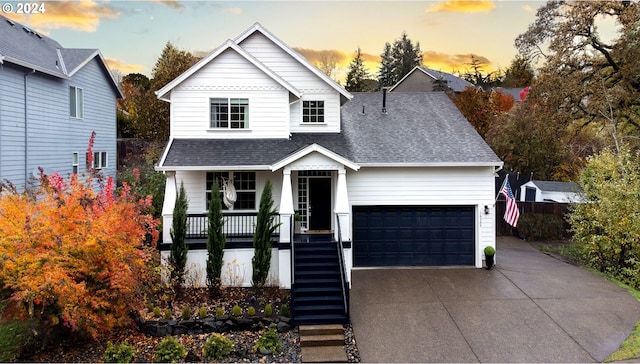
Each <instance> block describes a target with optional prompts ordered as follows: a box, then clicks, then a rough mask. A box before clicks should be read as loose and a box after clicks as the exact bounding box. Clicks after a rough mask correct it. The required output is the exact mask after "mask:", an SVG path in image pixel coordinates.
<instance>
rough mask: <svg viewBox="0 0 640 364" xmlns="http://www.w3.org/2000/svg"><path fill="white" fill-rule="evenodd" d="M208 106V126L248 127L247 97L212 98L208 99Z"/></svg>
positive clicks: (218, 127) (224, 127)
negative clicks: (209, 119) (209, 116)
mask: <svg viewBox="0 0 640 364" xmlns="http://www.w3.org/2000/svg"><path fill="white" fill-rule="evenodd" d="M210 106H211V123H210V124H209V127H210V128H212V129H248V128H249V99H232V98H213V99H211V100H210Z"/></svg>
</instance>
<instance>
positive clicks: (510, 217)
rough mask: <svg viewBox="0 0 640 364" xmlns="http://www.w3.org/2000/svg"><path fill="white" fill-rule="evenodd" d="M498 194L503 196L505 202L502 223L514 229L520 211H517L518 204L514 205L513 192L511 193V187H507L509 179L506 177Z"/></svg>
mask: <svg viewBox="0 0 640 364" xmlns="http://www.w3.org/2000/svg"><path fill="white" fill-rule="evenodd" d="M500 193H501V194H502V195H503V196H504V198H505V200H506V201H507V208H506V210H505V211H504V221H506V222H507V224H509V225H511V226H513V227H516V225H517V224H518V217H520V211H519V210H518V204H517V203H516V199H515V197H513V192H511V186H510V185H509V177H508V176H507V178H506V182H505V184H504V186H503V187H502V190H501V191H500Z"/></svg>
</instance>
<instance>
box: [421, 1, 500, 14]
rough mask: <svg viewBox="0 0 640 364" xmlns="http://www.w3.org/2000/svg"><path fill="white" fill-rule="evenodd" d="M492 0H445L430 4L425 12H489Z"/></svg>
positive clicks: (492, 7) (494, 5)
mask: <svg viewBox="0 0 640 364" xmlns="http://www.w3.org/2000/svg"><path fill="white" fill-rule="evenodd" d="M495 7H496V4H494V3H493V1H487V0H481V1H473V0H447V1H441V2H439V3H437V4H434V5H431V6H430V7H429V8H427V10H426V11H425V12H427V13H440V12H449V13H478V12H489V11H491V10H493V9H495Z"/></svg>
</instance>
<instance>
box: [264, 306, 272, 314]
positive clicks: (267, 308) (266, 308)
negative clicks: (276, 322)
mask: <svg viewBox="0 0 640 364" xmlns="http://www.w3.org/2000/svg"><path fill="white" fill-rule="evenodd" d="M264 315H265V316H271V315H273V306H271V304H270V303H267V305H266V306H264Z"/></svg>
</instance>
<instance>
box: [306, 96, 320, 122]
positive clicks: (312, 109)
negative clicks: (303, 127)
mask: <svg viewBox="0 0 640 364" xmlns="http://www.w3.org/2000/svg"><path fill="white" fill-rule="evenodd" d="M302 122H303V123H324V101H302Z"/></svg>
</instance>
